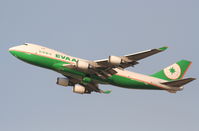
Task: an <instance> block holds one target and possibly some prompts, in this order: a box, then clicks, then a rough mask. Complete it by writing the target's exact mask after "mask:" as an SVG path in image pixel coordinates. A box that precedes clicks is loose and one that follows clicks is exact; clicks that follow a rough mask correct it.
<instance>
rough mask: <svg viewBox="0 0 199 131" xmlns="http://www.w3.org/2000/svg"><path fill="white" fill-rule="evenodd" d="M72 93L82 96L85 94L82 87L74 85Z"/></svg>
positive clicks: (84, 89)
mask: <svg viewBox="0 0 199 131" xmlns="http://www.w3.org/2000/svg"><path fill="white" fill-rule="evenodd" d="M73 92H74V93H78V94H84V93H85V92H86V88H85V87H84V86H82V85H79V84H76V85H74V87H73Z"/></svg>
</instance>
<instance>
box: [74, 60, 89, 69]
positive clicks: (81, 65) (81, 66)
mask: <svg viewBox="0 0 199 131" xmlns="http://www.w3.org/2000/svg"><path fill="white" fill-rule="evenodd" d="M76 67H77V68H78V69H82V70H87V69H89V68H90V64H89V63H87V62H85V61H80V60H78V61H77V63H76Z"/></svg>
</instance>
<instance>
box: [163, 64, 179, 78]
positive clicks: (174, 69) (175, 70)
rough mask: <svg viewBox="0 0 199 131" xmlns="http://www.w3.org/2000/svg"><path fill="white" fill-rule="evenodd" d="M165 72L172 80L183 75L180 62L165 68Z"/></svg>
mask: <svg viewBox="0 0 199 131" xmlns="http://www.w3.org/2000/svg"><path fill="white" fill-rule="evenodd" d="M164 74H165V75H166V77H167V78H169V79H172V80H175V79H178V78H179V77H180V75H181V68H180V66H179V65H178V64H173V65H171V66H169V67H167V68H165V69H164Z"/></svg>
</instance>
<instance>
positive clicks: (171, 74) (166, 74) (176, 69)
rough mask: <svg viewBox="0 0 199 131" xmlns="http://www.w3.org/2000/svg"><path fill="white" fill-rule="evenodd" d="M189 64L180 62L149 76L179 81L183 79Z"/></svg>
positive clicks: (184, 61)
mask: <svg viewBox="0 0 199 131" xmlns="http://www.w3.org/2000/svg"><path fill="white" fill-rule="evenodd" d="M191 63H192V62H190V61H187V60H181V61H178V62H177V63H175V64H173V65H171V66H169V67H167V68H165V69H163V70H161V71H159V72H157V73H155V74H153V75H151V76H153V77H156V78H160V79H164V80H168V81H172V80H180V79H182V78H183V77H184V75H185V73H186V72H187V70H188V68H189V66H190V65H191Z"/></svg>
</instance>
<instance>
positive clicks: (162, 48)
mask: <svg viewBox="0 0 199 131" xmlns="http://www.w3.org/2000/svg"><path fill="white" fill-rule="evenodd" d="M166 49H168V46H164V47H161V48H159V49H158V50H160V51H165V50H166Z"/></svg>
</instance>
